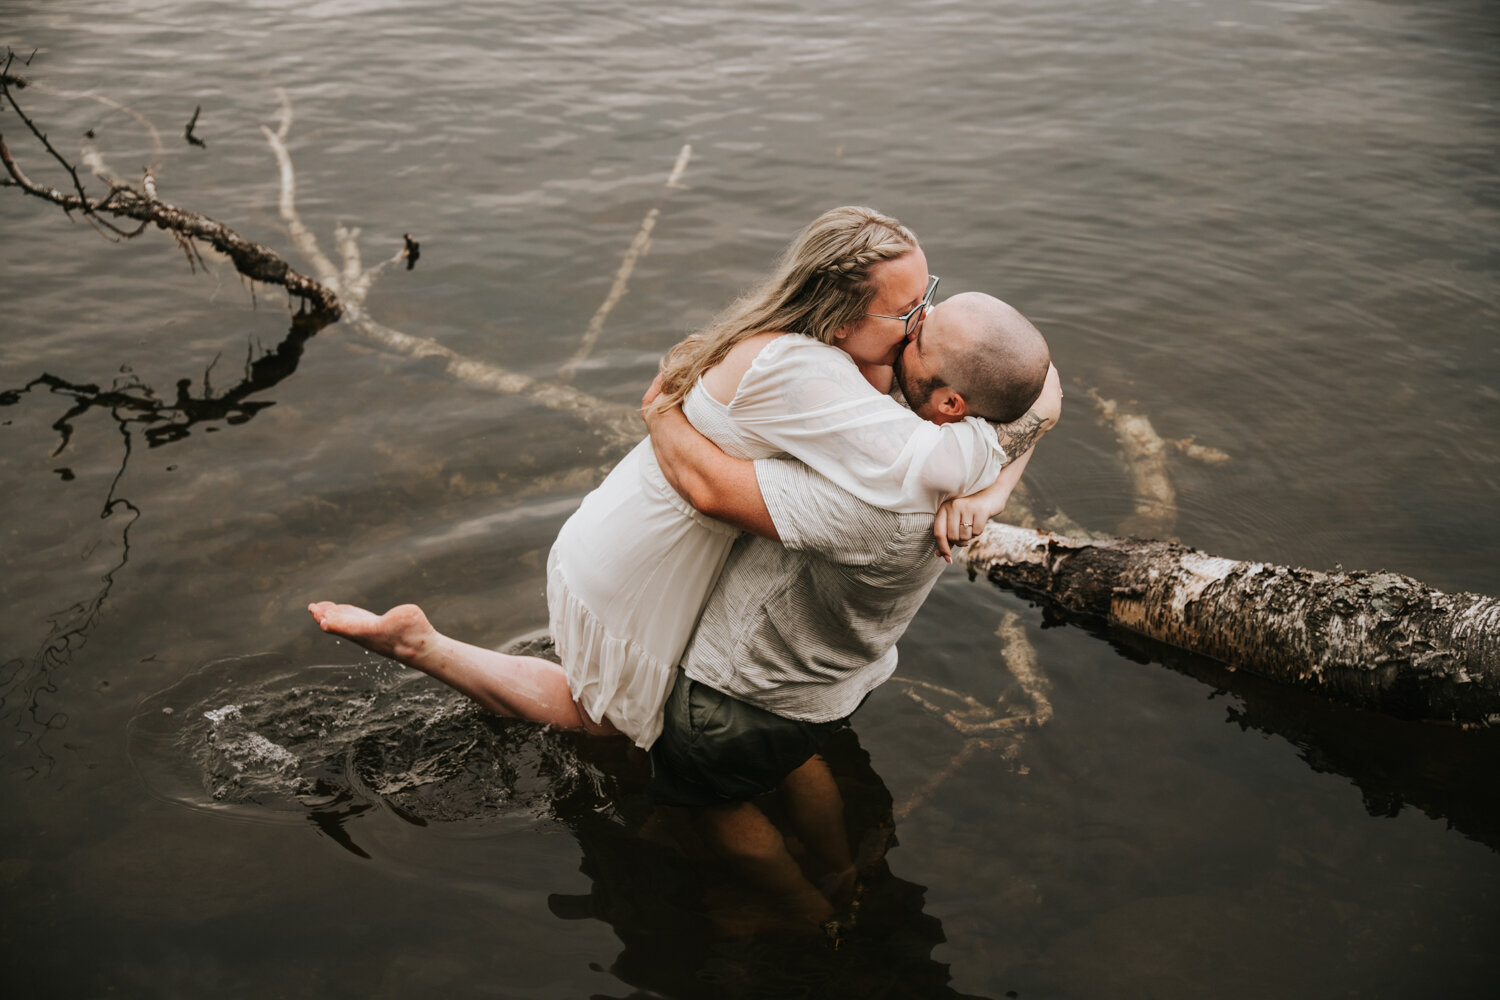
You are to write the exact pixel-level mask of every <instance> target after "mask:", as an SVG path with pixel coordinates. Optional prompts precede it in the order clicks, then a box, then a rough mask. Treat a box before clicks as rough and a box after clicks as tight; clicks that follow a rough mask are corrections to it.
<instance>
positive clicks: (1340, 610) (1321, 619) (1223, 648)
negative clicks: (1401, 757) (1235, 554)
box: [966, 524, 1500, 724]
mask: <svg viewBox="0 0 1500 1000" xmlns="http://www.w3.org/2000/svg"><path fill="white" fill-rule="evenodd" d="M966 558H967V560H968V566H969V572H970V574H971V575H977V574H980V573H983V574H984V575H985V576H986V577H988V579H990V580H991V581H992V582H994V583H997V584H1000V585H1003V586H1008V587H1012V588H1014V589H1016V590H1018V591H1021V592H1023V593H1027V594H1033V595H1039V596H1041V597H1044V598H1046V599H1048V600H1050V601H1053V602H1056V604H1058V605H1060V606H1061V607H1063V608H1064V609H1066V610H1068V611H1071V612H1074V613H1077V614H1082V615H1087V616H1092V617H1096V618H1100V619H1103V620H1105V621H1107V622H1109V623H1110V624H1113V625H1120V626H1123V627H1125V628H1128V629H1131V630H1132V631H1135V632H1139V633H1141V634H1142V635H1146V636H1149V637H1151V638H1153V639H1156V640H1158V641H1161V642H1166V643H1170V644H1171V645H1173V646H1177V647H1180V648H1182V649H1186V650H1188V651H1190V652H1194V653H1199V654H1202V655H1204V656H1208V657H1211V658H1213V659H1215V660H1219V661H1220V662H1223V663H1225V664H1228V665H1229V666H1230V667H1232V668H1234V669H1241V670H1246V671H1249V672H1251V673H1255V674H1258V675H1260V676H1263V677H1268V678H1271V679H1273V680H1278V681H1283V682H1286V683H1290V684H1295V685H1298V686H1300V687H1303V688H1307V689H1309V690H1313V691H1317V692H1319V693H1321V694H1324V695H1327V696H1328V697H1331V698H1335V699H1337V700H1339V701H1343V702H1346V703H1348V704H1352V705H1356V706H1360V707H1365V708H1373V709H1377V710H1379V711H1383V712H1388V713H1390V714H1392V715H1396V716H1399V717H1402V718H1410V719H1426V720H1433V721H1445V722H1460V723H1468V724H1493V723H1496V722H1500V600H1497V599H1495V598H1492V597H1485V596H1483V595H1479V594H1444V593H1442V592H1440V591H1437V590H1434V589H1432V588H1431V587H1428V586H1426V585H1425V584H1422V583H1419V582H1418V581H1416V580H1413V579H1411V578H1410V577H1406V576H1402V575H1400V574H1398V573H1387V572H1379V573H1364V572H1353V573H1344V572H1336V573H1321V572H1315V571H1312V570H1306V569H1295V568H1291V567H1286V566H1274V565H1270V564H1267V563H1257V562H1237V561H1235V560H1232V559H1223V558H1220V557H1218V556H1212V555H1208V554H1207V553H1204V552H1200V551H1198V550H1196V549H1191V548H1188V547H1186V546H1183V545H1179V544H1176V543H1173V542H1161V541H1152V540H1148V539H1140V538H1107V539H1076V538H1067V537H1063V536H1060V535H1051V534H1047V533H1045V532H1039V531H1032V530H1029V529H1026V528H1016V527H1013V526H1011V525H1006V524H991V525H989V527H987V528H986V529H985V531H984V534H983V535H981V536H980V537H979V538H978V539H976V540H975V541H974V543H972V544H971V545H970V546H969V549H968V552H967V556H966Z"/></svg>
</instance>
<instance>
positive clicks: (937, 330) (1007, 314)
mask: <svg viewBox="0 0 1500 1000" xmlns="http://www.w3.org/2000/svg"><path fill="white" fill-rule="evenodd" d="M920 347H921V350H920V354H921V358H919V359H912V361H911V362H909V363H906V364H904V365H903V367H904V368H906V369H907V371H906V373H905V376H906V377H905V378H904V379H903V382H904V383H905V382H910V383H912V384H910V385H906V384H903V387H902V391H903V392H905V393H906V397H907V401H908V402H910V403H911V405H912V407H913V408H914V409H916V410H917V411H918V412H921V411H922V409H923V407H924V405H925V404H926V403H927V402H928V400H929V399H930V398H931V397H932V395H933V393H934V392H935V391H937V390H939V389H945V388H946V389H951V390H952V391H953V392H956V393H958V394H959V395H960V396H962V397H963V401H964V403H965V404H966V409H967V413H968V414H969V415H971V416H978V417H984V418H986V419H987V420H993V421H995V422H996V423H1002V424H1004V423H1010V422H1011V421H1013V420H1017V419H1019V418H1021V417H1022V416H1024V415H1025V413H1026V411H1027V409H1029V408H1030V406H1031V404H1032V403H1034V402H1036V399H1037V397H1038V396H1039V395H1041V392H1042V384H1043V382H1045V381H1046V378H1047V366H1048V365H1049V364H1050V363H1051V360H1052V359H1051V353H1050V352H1049V351H1048V350H1047V341H1046V340H1044V339H1043V338H1042V335H1041V332H1040V331H1038V330H1037V328H1036V327H1034V326H1032V325H1031V323H1030V321H1029V320H1027V319H1026V317H1025V316H1022V315H1021V314H1020V313H1019V312H1017V311H1016V310H1015V309H1014V308H1012V307H1011V306H1009V305H1007V304H1006V303H1004V302H1001V301H1000V300H999V299H997V298H995V297H994V296H993V295H985V294H984V293H983V292H962V293H960V294H958V295H955V296H953V297H952V298H950V299H947V300H945V301H944V302H943V303H942V304H941V305H939V306H938V307H937V308H936V309H934V310H933V311H932V314H931V315H930V316H928V317H927V320H926V322H925V323H924V324H923V329H922V336H921V345H920ZM910 353H911V352H910V349H908V352H907V354H910ZM906 360H907V359H906V357H905V356H903V361H906ZM918 364H921V367H923V368H924V369H925V370H924V371H923V372H915V371H911V370H910V369H913V368H916V367H917V366H918Z"/></svg>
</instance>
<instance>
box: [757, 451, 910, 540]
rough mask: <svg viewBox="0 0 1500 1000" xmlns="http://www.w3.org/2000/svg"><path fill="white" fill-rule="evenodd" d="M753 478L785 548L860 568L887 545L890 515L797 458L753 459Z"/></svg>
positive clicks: (891, 519) (889, 532)
mask: <svg viewBox="0 0 1500 1000" xmlns="http://www.w3.org/2000/svg"><path fill="white" fill-rule="evenodd" d="M755 478H756V481H757V482H758V483H759V485H760V492H761V496H763V497H764V498H765V501H766V508H767V509H768V510H769V511H770V512H771V520H773V521H775V522H776V532H777V534H779V535H780V536H781V544H782V545H784V546H786V547H787V548H789V549H792V550H794V551H797V552H814V553H817V554H818V555H820V556H823V557H824V558H826V559H829V560H831V561H833V562H836V563H841V564H843V565H848V566H864V565H868V564H869V563H871V562H873V561H874V560H875V559H876V558H877V557H878V556H879V555H880V554H881V553H882V552H884V551H885V549H886V548H887V547H888V546H889V544H890V538H891V533H892V531H893V530H894V525H893V522H894V520H895V517H896V515H895V514H893V513H891V512H890V511H888V510H884V509H882V508H880V507H874V506H872V505H870V504H867V503H865V502H864V501H862V500H860V499H859V498H858V497H855V496H852V495H851V494H850V493H848V492H847V491H846V490H844V489H843V488H841V487H840V486H839V485H838V484H837V483H834V482H833V481H832V480H830V479H828V478H827V477H825V476H822V475H819V474H818V473H817V472H814V471H813V470H812V469H810V468H808V467H807V466H805V465H803V464H802V463H801V462H798V461H795V460H793V459H785V458H763V459H759V460H757V461H756V463H755Z"/></svg>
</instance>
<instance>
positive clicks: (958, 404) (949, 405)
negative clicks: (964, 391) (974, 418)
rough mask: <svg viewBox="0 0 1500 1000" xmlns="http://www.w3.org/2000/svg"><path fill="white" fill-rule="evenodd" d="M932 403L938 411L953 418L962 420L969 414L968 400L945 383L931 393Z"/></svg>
mask: <svg viewBox="0 0 1500 1000" xmlns="http://www.w3.org/2000/svg"><path fill="white" fill-rule="evenodd" d="M932 402H933V405H934V406H936V407H937V410H938V412H939V413H941V414H942V415H943V416H945V417H949V418H951V419H953V420H962V419H963V418H964V417H967V416H968V415H969V402H968V400H966V399H964V398H963V397H962V396H960V395H959V394H958V392H957V391H956V390H955V389H954V388H953V387H952V386H951V385H945V386H943V387H942V388H941V389H939V390H937V391H936V392H934V393H933V394H932Z"/></svg>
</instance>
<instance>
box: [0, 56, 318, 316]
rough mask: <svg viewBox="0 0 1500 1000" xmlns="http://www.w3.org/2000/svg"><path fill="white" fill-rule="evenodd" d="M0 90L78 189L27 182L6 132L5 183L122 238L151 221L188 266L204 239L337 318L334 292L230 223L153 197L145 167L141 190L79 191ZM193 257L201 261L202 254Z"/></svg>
mask: <svg viewBox="0 0 1500 1000" xmlns="http://www.w3.org/2000/svg"><path fill="white" fill-rule="evenodd" d="M6 65H7V67H8V66H9V60H7V62H6ZM0 94H3V96H4V98H5V100H6V101H7V102H8V103H9V104H10V106H11V108H12V109H13V110H14V111H15V112H16V114H17V115H19V116H20V118H21V120H22V121H23V122H25V123H26V126H27V127H28V128H29V129H30V130H31V132H32V134H33V135H34V136H36V138H37V139H38V141H40V142H41V144H42V145H43V147H45V148H46V150H47V152H49V153H50V154H52V156H53V158H54V159H56V160H57V161H58V162H59V163H61V164H62V165H63V167H64V168H65V169H66V170H67V171H68V175H69V176H70V177H71V178H72V179H73V188H74V191H75V192H76V193H72V194H69V193H66V192H63V191H60V190H58V189H57V188H54V187H51V186H49V185H46V184H40V183H37V182H35V181H33V180H31V179H30V178H29V177H27V176H26V174H25V173H24V172H23V171H22V170H21V168H20V166H19V164H17V163H16V161H15V158H14V157H13V156H12V155H11V152H10V149H9V147H8V146H6V144H5V139H4V136H0V163H3V164H4V166H5V172H6V173H7V174H8V175H9V177H10V185H9V186H14V187H19V188H20V189H21V190H22V191H24V192H26V193H27V194H29V195H32V196H33V197H36V198H41V199H42V200H43V201H49V202H51V203H52V204H54V205H56V206H58V207H59V208H61V209H62V210H63V211H64V212H67V213H69V214H70V215H71V213H72V212H74V211H75V210H76V211H79V212H81V213H83V215H84V217H85V218H87V219H89V221H90V222H91V223H94V224H95V228H98V229H100V230H101V231H104V230H108V233H113V234H114V236H115V237H118V238H120V239H130V238H132V237H133V236H136V235H137V234H139V233H140V232H141V231H142V230H144V229H145V227H146V225H147V224H154V225H156V227H157V228H159V229H162V230H164V231H166V232H168V233H170V234H171V235H172V236H173V237H174V238H175V239H176V240H177V242H178V244H179V245H180V246H182V247H183V249H184V252H185V253H187V255H188V262H189V264H192V263H193V262H194V260H195V257H196V254H197V246H196V244H197V243H200V242H201V243H206V244H208V245H209V246H211V247H213V248H214V249H215V250H217V251H219V252H220V253H222V254H224V255H225V256H227V257H228V258H229V259H230V261H232V262H233V264H234V267H235V270H237V271H239V272H240V274H242V275H244V276H245V277H247V278H249V279H251V280H252V281H259V282H263V283H265V284H268V285H280V286H281V287H283V288H285V289H286V290H287V291H288V292H290V293H291V294H292V295H295V296H297V297H298V298H300V299H302V300H303V301H304V302H306V303H308V304H310V305H311V306H312V308H313V309H314V310H315V311H317V312H320V313H324V314H326V315H328V316H330V317H335V318H336V317H337V316H338V315H339V313H340V312H341V307H340V305H339V300H338V298H337V296H335V295H334V293H333V292H332V291H330V290H329V289H328V288H326V287H324V286H323V285H322V284H320V283H318V282H317V281H314V280H313V279H312V278H309V277H307V276H306V275H304V274H300V273H298V272H297V271H295V270H293V269H292V267H291V266H290V265H289V264H287V262H286V261H285V260H283V259H282V258H281V256H280V255H278V254H277V253H276V252H275V251H274V250H271V249H270V248H269V247H266V246H263V245H261V244H259V243H256V242H254V241H253V240H247V239H246V238H245V237H243V236H241V235H240V234H239V233H236V232H235V231H234V230H232V229H230V228H229V227H228V226H226V225H224V224H223V223H221V222H217V221H215V220H213V219H211V218H209V217H208V216H206V215H202V214H201V213H198V212H193V211H189V210H188V209H184V208H178V207H177V206H176V205H172V204H170V203H168V202H164V201H161V200H159V199H158V198H157V197H156V192H155V185H154V182H153V179H152V177H151V172H150V169H149V168H148V169H147V170H146V171H145V178H144V183H143V186H144V187H145V188H146V192H145V193H142V192H140V191H137V190H136V189H135V188H132V187H130V186H129V185H125V184H120V183H113V184H111V185H110V191H109V194H107V195H106V196H105V197H103V198H90V197H89V196H88V194H87V193H86V192H85V191H84V189H83V182H82V180H81V179H80V178H79V176H78V170H77V168H75V167H74V166H73V164H72V163H70V162H69V161H68V160H67V158H66V157H64V156H63V155H62V154H61V153H59V152H58V151H57V150H56V149H55V148H54V147H53V145H52V143H50V142H49V141H48V140H47V136H46V135H45V134H44V133H43V132H42V130H41V129H39V128H38V127H37V126H36V124H35V123H34V122H32V120H31V119H30V118H29V117H27V115H26V113H25V112H24V111H22V110H21V106H20V105H19V104H18V103H16V99H15V95H13V94H12V93H11V92H10V88H9V87H8V86H6V85H4V84H0ZM105 214H107V215H112V216H115V217H116V218H124V219H133V220H135V221H137V222H139V223H140V224H141V225H140V226H139V227H137V228H136V229H134V230H132V231H129V232H127V231H126V230H123V229H121V228H119V227H117V226H115V225H114V224H113V223H111V222H110V221H108V220H107V219H105V218H103V217H102V216H103V215H105ZM106 235H108V234H106ZM197 260H199V261H200V262H201V258H197Z"/></svg>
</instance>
